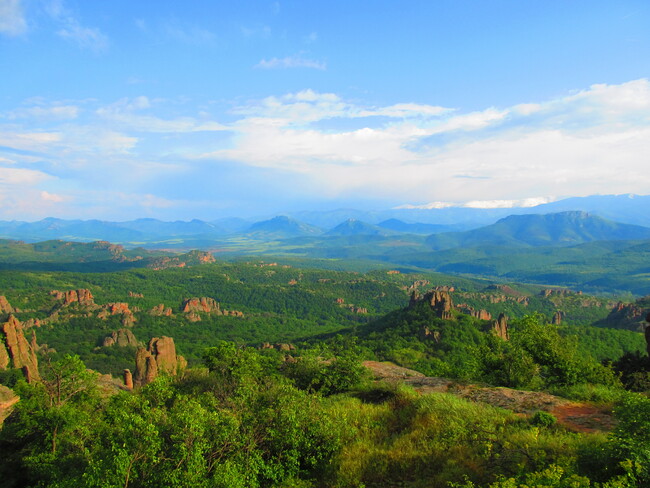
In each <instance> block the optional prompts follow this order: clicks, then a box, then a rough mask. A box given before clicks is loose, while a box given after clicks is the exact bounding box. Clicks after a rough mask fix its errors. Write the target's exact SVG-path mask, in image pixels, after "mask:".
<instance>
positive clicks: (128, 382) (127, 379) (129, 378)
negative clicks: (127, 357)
mask: <svg viewBox="0 0 650 488" xmlns="http://www.w3.org/2000/svg"><path fill="white" fill-rule="evenodd" d="M123 375H124V387H125V388H126V389H127V390H132V389H133V375H132V374H131V370H130V369H125V370H124V373H123Z"/></svg>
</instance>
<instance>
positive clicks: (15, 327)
mask: <svg viewBox="0 0 650 488" xmlns="http://www.w3.org/2000/svg"><path fill="white" fill-rule="evenodd" d="M7 368H17V369H22V370H23V373H24V374H25V377H26V379H27V381H28V382H31V381H34V380H38V379H39V378H40V376H39V374H38V359H37V358H36V337H35V335H34V332H32V343H31V344H30V343H29V342H28V341H27V339H26V338H25V334H24V333H23V326H22V324H21V323H20V321H19V320H18V319H17V318H16V317H14V316H13V315H10V316H9V319H8V320H7V322H5V323H4V324H2V333H1V334H0V369H7Z"/></svg>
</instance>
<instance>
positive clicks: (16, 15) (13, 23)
mask: <svg viewBox="0 0 650 488" xmlns="http://www.w3.org/2000/svg"><path fill="white" fill-rule="evenodd" d="M25 32H27V21H26V20H25V16H24V13H23V9H22V5H21V0H0V34H4V35H6V36H10V37H15V36H19V35H21V34H24V33H25Z"/></svg>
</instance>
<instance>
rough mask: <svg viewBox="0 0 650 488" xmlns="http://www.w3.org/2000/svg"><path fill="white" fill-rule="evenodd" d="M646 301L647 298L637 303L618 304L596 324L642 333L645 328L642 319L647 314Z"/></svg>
mask: <svg viewBox="0 0 650 488" xmlns="http://www.w3.org/2000/svg"><path fill="white" fill-rule="evenodd" d="M646 300H647V298H644V299H640V300H638V301H637V303H623V302H618V303H617V304H616V305H615V306H614V308H613V309H612V311H611V312H609V315H608V316H607V317H606V318H605V319H603V320H601V321H599V322H598V325H604V326H606V327H614V328H620V329H629V330H638V331H643V330H644V329H645V326H646V324H644V321H643V318H644V316H645V315H646V313H648V310H647V301H646Z"/></svg>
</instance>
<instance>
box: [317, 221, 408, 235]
mask: <svg viewBox="0 0 650 488" xmlns="http://www.w3.org/2000/svg"><path fill="white" fill-rule="evenodd" d="M393 234H396V232H395V231H391V230H390V229H383V228H381V227H378V226H376V225H372V224H368V223H366V222H362V221H360V220H356V219H348V220H346V221H345V222H341V223H340V224H339V225H337V226H336V227H334V228H333V229H332V230H330V231H328V232H326V233H325V235H326V236H359V235H366V236H386V235H393Z"/></svg>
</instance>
